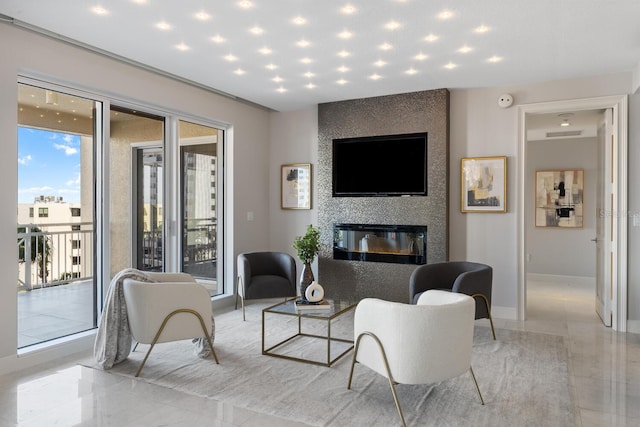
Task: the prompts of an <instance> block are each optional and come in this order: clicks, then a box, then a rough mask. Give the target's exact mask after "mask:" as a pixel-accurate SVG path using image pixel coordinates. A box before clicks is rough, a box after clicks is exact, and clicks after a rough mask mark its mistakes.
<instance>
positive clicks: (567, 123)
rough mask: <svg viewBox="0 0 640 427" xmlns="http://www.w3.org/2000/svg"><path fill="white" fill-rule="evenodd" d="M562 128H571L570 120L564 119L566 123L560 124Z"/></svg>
mask: <svg viewBox="0 0 640 427" xmlns="http://www.w3.org/2000/svg"><path fill="white" fill-rule="evenodd" d="M560 126H562V127H567V126H571V123H569V119H564V121H563V122H562V123H560Z"/></svg>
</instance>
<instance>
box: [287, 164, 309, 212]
mask: <svg viewBox="0 0 640 427" xmlns="http://www.w3.org/2000/svg"><path fill="white" fill-rule="evenodd" d="M280 186H281V193H280V207H281V208H282V209H311V164H310V163H297V164H291V165H282V167H281V171H280Z"/></svg>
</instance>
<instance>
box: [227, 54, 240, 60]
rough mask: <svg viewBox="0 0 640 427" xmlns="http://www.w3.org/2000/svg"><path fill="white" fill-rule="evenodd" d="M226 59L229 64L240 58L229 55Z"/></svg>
mask: <svg viewBox="0 0 640 427" xmlns="http://www.w3.org/2000/svg"><path fill="white" fill-rule="evenodd" d="M224 59H226V60H227V61H229V62H233V61H237V60H238V57H237V56H234V55H232V54H228V55H227V56H225V57H224Z"/></svg>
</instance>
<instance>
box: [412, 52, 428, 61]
mask: <svg viewBox="0 0 640 427" xmlns="http://www.w3.org/2000/svg"><path fill="white" fill-rule="evenodd" d="M428 57H429V56H428V55H425V54H424V53H422V52H420V53H419V54H417V55H416V56H414V57H413V59H415V60H416V61H424V60H425V59H427V58H428Z"/></svg>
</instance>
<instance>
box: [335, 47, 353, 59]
mask: <svg viewBox="0 0 640 427" xmlns="http://www.w3.org/2000/svg"><path fill="white" fill-rule="evenodd" d="M349 55H351V54H350V53H349V52H348V51H346V50H344V49H342V50H341V51H340V52H338V56H339V57H341V58H346V57H347V56H349Z"/></svg>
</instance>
